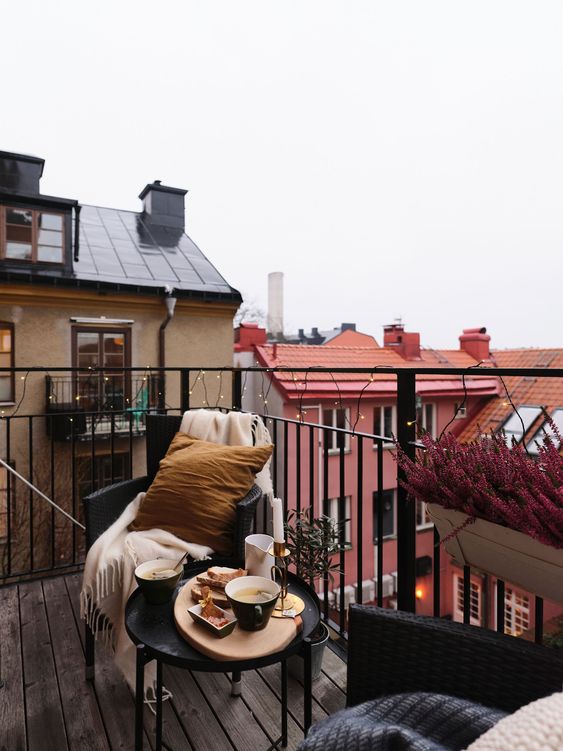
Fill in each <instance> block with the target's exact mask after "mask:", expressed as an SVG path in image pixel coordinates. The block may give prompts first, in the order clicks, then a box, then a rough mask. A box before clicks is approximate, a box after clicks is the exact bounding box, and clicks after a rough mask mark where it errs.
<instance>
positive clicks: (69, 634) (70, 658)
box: [43, 577, 110, 751]
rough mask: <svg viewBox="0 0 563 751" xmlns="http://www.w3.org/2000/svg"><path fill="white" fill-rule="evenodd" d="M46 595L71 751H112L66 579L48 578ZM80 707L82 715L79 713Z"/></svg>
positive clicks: (45, 588) (44, 585)
mask: <svg viewBox="0 0 563 751" xmlns="http://www.w3.org/2000/svg"><path fill="white" fill-rule="evenodd" d="M43 593H44V596H45V606H46V608H47V618H48V621H49V627H50V629H49V630H50V632H51V644H52V646H53V654H54V656H55V667H56V670H57V676H58V680H59V691H60V694H61V700H62V708H63V715H64V719H65V726H66V734H67V739H68V745H69V747H70V749H71V751H75V750H76V751H108V750H109V748H110V747H109V744H108V741H107V738H106V732H105V729H104V723H103V721H102V718H101V716H100V710H99V708H98V702H97V700H96V694H95V692H94V689H93V687H92V684H91V683H90V682H89V681H85V680H84V669H83V664H82V661H83V659H84V653H83V652H82V646H81V644H80V637H79V635H78V631H77V628H76V621H75V620H74V614H73V612H72V606H71V604H70V600H69V597H68V592H67V589H66V587H65V583H64V580H63V579H61V578H58V577H57V578H53V579H45V580H44V581H43ZM77 704H78V705H79V706H80V707H81V711H80V712H76V711H75V707H76V705H77Z"/></svg>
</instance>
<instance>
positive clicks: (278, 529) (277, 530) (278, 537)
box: [272, 498, 285, 542]
mask: <svg viewBox="0 0 563 751" xmlns="http://www.w3.org/2000/svg"><path fill="white" fill-rule="evenodd" d="M272 512H273V513H272V517H273V520H274V542H285V534H284V531H283V504H282V499H281V498H274V500H273V501H272Z"/></svg>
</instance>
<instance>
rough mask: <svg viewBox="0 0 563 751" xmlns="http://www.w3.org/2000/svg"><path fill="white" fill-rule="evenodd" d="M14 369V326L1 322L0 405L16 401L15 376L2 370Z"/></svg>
mask: <svg viewBox="0 0 563 751" xmlns="http://www.w3.org/2000/svg"><path fill="white" fill-rule="evenodd" d="M3 367H4V368H13V367H14V324H13V323H4V322H2V321H0V403H1V402H3V403H10V402H13V401H14V374H13V373H2V368H3Z"/></svg>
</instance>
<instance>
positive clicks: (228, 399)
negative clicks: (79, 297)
mask: <svg viewBox="0 0 563 751" xmlns="http://www.w3.org/2000/svg"><path fill="white" fill-rule="evenodd" d="M281 370H283V369H281ZM286 372H288V373H291V374H292V376H293V378H295V377H296V376H298V377H302V378H303V374H299V373H292V371H289V370H287V369H286ZM307 372H308V373H309V375H310V376H311V374H317V375H319V374H320V375H322V376H323V377H326V378H327V379H328V378H330V379H337V378H338V375H339V374H347V375H348V376H349V375H353V374H355V375H357V376H358V377H360V376H361V377H362V378H365V379H366V381H369V380H370V375H372V373H371V372H370V371H367V370H359V369H350V368H340V369H334V370H331V371H326V370H323V369H320V368H314V369H313V368H312V369H309V370H308V371H307ZM377 372H378V374H381V373H385V374H388V375H389V376H390V377H391V378H392V379H394V380H396V385H397V398H396V402H395V407H396V425H397V434H396V436H389V435H387V436H384V435H378V434H374V433H370V432H369V431H359V430H357V428H358V427H359V426H362V427H363V426H364V425H365V424H366V423H365V421H364V422H360V421H359V420H360V417H361V415H360V412H361V406H362V405H361V404H360V401H361V400H360V401H359V400H358V399H357V398H355V399H353V400H351V399H348V400H347V399H346V396H345V394H344V393H338V396H337V399H336V402H335V401H332V402H331V404H332V405H333V407H334V408H340V407H348V408H349V409H350V415H351V418H350V419H349V422H348V423H347V424H346V425H345V426H343V427H342V426H341V427H338V426H337V424H336V422H335V423H333V424H330V425H329V424H326V425H324V424H322V418H321V415H322V412H320V413H319V420H318V421H315V420H314V419H311V417H310V415H311V413H312V412H313V410H312V409H311V411H308V410H306V409H304V408H303V406H304V404H306V392H305V390H304V392H303V393H302V394H301V398H300V399H299V401H298V404H299V406H298V407H296V408H295V409H296V411H295V412H294V414H295V415H296V416H295V417H288V416H287V413H286V414H285V415H284V414H279V415H272V414H269V412H268V402H270V404H271V403H272V399H271V398H270V399H267V398H266V397H267V395H268V392H271V389H273V388H274V387H273V386H272V385H271V383H270V379H271V377H272V376H271V374H272V370H271V369H263V368H248V369H240V368H202V369H200V368H197V369H186V368H184V369H176V368H167V369H165V371H164V370H163V371H161V372H153V373H147V371H146V369H145V370H141V369H136V368H130V369H126V374H127V377H128V378H130V383H131V388H130V391H127V389H126V388H124V387H123V386H122V385H121V387H120V384H123V383H124V381H123V375H120V376H119V377H117V376H114V375H111V374H110V375H107V376H106V374H105V373H104V371H103V370H101V371H96V372H95V373H93V374H90V376H89V377H90V379H91V380H90V382H89V383H88V381H87V379H83V381H85V383H86V384H87V385H84V384H83V382H82V381H81V374H80V373H78V372H77V371H72V372H71V373H70V375H69V373H68V371H66V373H65V374H64V375H63V369H57V368H52V369H50V376H49V378H48V381H47V383H48V390H47V393H48V396H51V397H53V398H52V399H48V402H49V405H48V406H49V409H47V410H46V412H44V413H33V412H29V411H26V409H25V407H26V399H24V400H23V402H22V403H21V404H20V405H19V407H18V409H17V410H16V411H15V414H10V413H9V410H8V409H5V411H4V414H3V415H2V417H1V419H0V452H1V453H0V457H2V458H3V459H5V460H6V461H7V462H8V463H11V464H14V465H15V466H16V468H17V469H18V471H20V472H21V473H22V474H23V475H25V476H26V477H28V478H30V479H32V481H33V482H34V484H35V485H37V486H38V487H39V488H40V489H41V490H42V491H43V492H45V493H46V494H47V495H48V496H49V497H50V498H52V499H53V500H54V501H56V502H57V503H58V504H59V505H61V506H62V507H63V508H65V509H66V510H67V511H68V512H69V513H71V514H72V515H73V516H75V517H76V518H78V519H79V520H80V519H81V498H82V496H83V495H85V494H86V493H88V492H90V491H91V490H93V489H97V488H99V487H101V486H103V485H106V484H110V483H112V482H116V481H118V480H121V479H129V478H131V477H135V476H140V475H143V474H144V473H145V463H144V453H143V448H142V445H140V444H142V442H139V441H135V440H134V437H135V436H136V435H138V434H139V433H142V428H141V426H143V425H144V416H145V415H146V414H147V413H148V412H149V411H151V409H153V407H154V406H160V411H164V412H173V413H180V412H183V411H185V410H186V409H189V408H190V407H202V406H203V407H206V408H220V409H227V410H228V409H235V410H240V409H243V408H247V409H248V408H252V411H255V412H258V413H261V415H262V417H263V419H264V421H265V423H266V425H267V427H268V428H269V430H270V433H271V436H272V440H273V443H274V444H275V447H276V448H275V451H274V455H273V462H272V476H273V483H274V489H275V494H276V495H278V496H279V497H281V498H283V501H284V505H285V509H286V511H287V510H288V509H290V508H295V509H297V510H299V509H305V508H307V507H309V506H312V507H313V508H314V510H315V513H316V514H317V515H318V514H321V513H324V514H326V515H328V516H330V515H332V516H334V517H336V518H338V519H339V520H344V519H346V518H349V522H348V524H347V525H346V526H343V532H342V535H343V537H342V542H344V538H345V537H346V538H347V536H350V538H351V543H352V544H351V547H350V546H348V547H346V548H345V549H343V550H342V552H341V553H340V554H339V563H340V572H339V574H338V575H337V578H336V580H335V581H334V582H331V581H330V580H329V579H328V578H326V579H325V580H324V581H322V582H321V583H320V596H321V602H322V604H323V615H324V618H325V619H326V621H327V622H329V623H330V624H331V625H332V626H333V628H334V629H335V630H336V631H337V633H338V634H339V635H340V636H341V637H342V638H343V639H344V640H345V638H346V633H347V631H346V630H347V621H346V609H347V605H348V604H349V602H350V601H355V602H359V603H361V602H368V601H369V602H375V603H376V604H378V605H383V606H387V607H398V608H399V609H401V610H410V611H419V612H421V610H422V611H423V612H428V613H430V614H434V615H437V616H451V615H452V608H453V605H452V604H451V597H448V601H449V604H448V603H447V602H446V601H445V597H444V593H445V592H447V591H449V590H450V589H451V586H452V584H451V581H445V580H444V577H442V576H441V573H442V569H443V568H444V561H445V555H446V554H445V553H444V551H443V550H442V549H441V548H440V547H439V545H438V544H437V543H438V537H437V533H436V531H435V530H434V529H433V527H432V526H428V525H426V526H424V525H421V524H419V525H418V528H417V511H418V512H420V509H419V510H417V508H416V507H415V505H414V504H413V503H411V502H410V501H408V500H407V498H406V496H405V493H404V491H403V489H402V488H401V487H400V485H399V482H398V480H399V479H400V478H399V477H398V475H397V468H396V465H395V463H394V461H393V458H392V451H390V448H392V446H393V445H394V444H396V443H398V444H399V445H400V446H401V447H402V448H403V450H404V451H405V452H406V453H407V454H408V455H410V456H414V454H415V451H416V440H415V439H416V435H415V430H416V424H415V423H416V417H415V416H416V411H417V376H418V375H422V374H424V375H426V376H427V375H435V376H442V377H447V379H448V380H450V381H451V379H452V378H456V377H457V378H459V377H461V376H464V377H465V376H468V375H469V374H470V375H471V378H472V379H479V378H486V379H489V380H490V379H494V378H498V377H499V376H501V377H503V378H504V377H508V376H520V377H525V378H545V379H546V382H547V381H548V380H549V379H552V378H559V379H560V378H562V377H563V371H561V370H549V369H545V368H533V369H496V368H494V369H493V368H482V369H479V370H476V369H470V371H468V370H465V369H460V368H434V369H428V368H420V369H417V368H413V369H409V370H400V369H392V368H378V370H377ZM25 373H27V374H28V375H26V376H25V377H26V378H27V379H28V380H30V381H33V382H34V383H35V386H37V384H38V382H39V379H40V378H41V377H42V376H43V375H44V370H42V369H40V368H37V369H33V368H32V369H29V370H28V369H27V368H26V369H21V368H20V369H17V375H18V378H19V377H20V376H21V375H22V374H25ZM55 373H56V375H54V374H55ZM59 373H60V375H59ZM164 375H166V385H167V390H166V394H164V388H161V386H162V385H163V377H164ZM106 377H107V380H106ZM119 378H121V379H122V380H121V381H119ZM112 379H116V380H112ZM144 379H147V380H144ZM17 380H18V379H16V381H17ZM147 382H148V383H149V386H148V389H149V390H148V393H149V394H152V395H153V397H154V396H156V397H157V399H156V405H155V399H154V398H153V399H152V401H151V400H149V401H148V402H147V401H146V399H147V397H146V396H145V395H143V396H142V398H140V394H142V393H143V389H145V388H146V384H147ZM251 383H252V384H253V385H252V387H251V386H250V384H251ZM150 384H153V385H152V386H151V385H150ZM151 389H152V390H151ZM33 393H34V391H33V384H32V383H27V394H28V398H30V397H29V395H30V394H33ZM127 393H128V394H130V396H126V394H127ZM159 394H160V397H159V398H158V395H159ZM77 396H78V397H80V398H79V399H76V397H77ZM369 398H374V397H373V396H371V397H370V395H369V393H368V395H367V396H366V395H365V394H364V395H363V399H364V400H365V401H367V400H368V399H369ZM73 399H74V402H79V403H81V402H83V403H81V404H80V407H79V410H77V409H76V407H75V408H74V409H69V410H68V411H61V412H55V411H54V408H55V407H60V406H61V405H62V406H67V405H68V406H69V407H70V406H71V405H72V403H73ZM127 399H129V403H127V401H126V400H127ZM83 400H84V401H83ZM317 401H318V400H317ZM53 402H54V404H53ZM364 403H365V402H364ZM83 406H84V407H85V408H84V412H81V411H80V410H82V407H83ZM108 406H109V409H108ZM306 411H307V412H308V413H307V415H305V412H306ZM61 416H64V417H65V418H66V419H67V420H68V423H67V424H66V427H65V429H64V430H63V431H62V432H63V434H64V438H65V441H64V442H59V441H58V435H59V434H57V432H56V430H55V429H54V428H53V420H54V419H57V418H60V417H61ZM78 416H79V417H78ZM82 417H84V420H85V421H86V422H80V421H81V420H82ZM49 423H51V427H49ZM441 427H443V426H440V425H438V430H439V429H440V428H441ZM46 428H47V429H46ZM3 483H4V484H3V485H2V486H1V487H0V503H1V504H2V506H0V553H1V557H0V581H2V580H3V581H5V582H9V581H14V580H16V579H22V578H30V577H37V576H44V575H47V574H52V573H56V572H58V571H61V570H63V569H69V568H73V567H74V568H76V567H79V566H80V564H81V563H82V561H83V557H84V541H83V536H82V533H81V532H80V531H77V529H76V527H73V525H72V524H71V523H70V522H69V521H68V520H67V519H65V518H64V517H60V516H59V515H58V514H57V512H56V511H55V510H54V509H52V508H51V507H48V506H47V505H46V504H45V503H44V502H43V501H42V500H41V499H40V498H38V497H35V496H34V494H33V492H32V491H29V490H28V489H27V488H25V487H21V486H19V485H18V483H17V482H16V481H15V480H14V479H13V477H11V475H9V474H5V475H4V479H3ZM389 489H396V525H395V526H394V529H393V530H392V534H391V535H389V534H388V532H389V530H388V529H386V522H387V518H388V517H387V516H386V514H387V511H388V510H386V507H385V504H386V503H387V500H386V498H387V497H386V495H385V494H386V492H387V491H388V490H389ZM418 521H419V522H420V521H421V519H420V518H419V520H418ZM268 522H269V519H268V509H267V508H264V507H262V508H260V509H259V511H258V513H257V518H256V526H257V528H258V529H266V528H267V526H268ZM471 576H472V572H471V571H470V570H469V568H468V567H465V569H464V570H461V571H460V572H459V577H460V579H461V582H462V587H461V589H460V590H459V592H460V593H461V598H462V599H461V601H460V602H459V603H457V604H458V605H459V607H460V608H461V610H462V613H463V620H464V621H465V622H467V623H469V622H470V621H472V619H473V618H474V616H475V613H474V606H475V598H474V593H473V594H472V584H471ZM421 580H424V583H425V594H424V597H423V599H422V600H421V599H419V598H417V585H418V584H420V582H421ZM487 583H488V585H489V586H490V587H492V585H493V582H492V581H488V580H487ZM495 585H496V592H497V597H498V598H500V601H499V602H498V603H497V607H496V612H497V614H498V618H497V620H496V628H497V630H500V631H502V630H503V629H504V613H505V608H504V598H505V589H504V583H503V582H498V583H496V582H495ZM532 594H533V593H532ZM450 595H451V592H450ZM486 595H487V597H488V599H489V601H491V598H492V597H493V593H492V591H491V589H489V591H488V592H487V593H486ZM456 596H457V593H456ZM483 599H485V593H483ZM508 605H509V606H510V603H509V604H508ZM550 612H551V611H550ZM529 620H530V623H529V626H530V629H532V628H533V630H534V638H535V639H536V641H541V640H542V637H543V622H544V603H543V601H542V600H541V598H539V597H537V598H535V600H534V601H533V604H530V618H529ZM482 621H483V624H484V625H487V624H486V618H483V619H482ZM489 625H494V624H489Z"/></svg>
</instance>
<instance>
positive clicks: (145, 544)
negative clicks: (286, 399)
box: [80, 409, 273, 701]
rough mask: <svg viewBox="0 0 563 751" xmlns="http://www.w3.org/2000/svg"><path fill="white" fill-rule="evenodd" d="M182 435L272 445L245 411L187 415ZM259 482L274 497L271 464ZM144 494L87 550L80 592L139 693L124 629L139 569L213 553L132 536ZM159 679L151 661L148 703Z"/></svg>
mask: <svg viewBox="0 0 563 751" xmlns="http://www.w3.org/2000/svg"><path fill="white" fill-rule="evenodd" d="M180 431H181V432H185V433H189V434H190V435H191V436H193V437H194V438H199V439H201V440H205V441H211V442H213V443H223V444H228V445H233V446H235V445H238V446H240V445H242V446H251V445H252V444H253V437H254V444H255V445H257V446H263V445H266V444H269V443H271V440H270V435H269V433H268V430H267V429H266V427H265V426H264V424H263V422H262V420H261V419H260V418H259V417H257V416H255V415H251V414H247V413H241V412H229V413H227V414H224V413H222V412H215V411H210V410H203V409H199V410H193V411H189V412H186V413H185V414H184V417H183V419H182V424H181V426H180ZM256 483H257V484H258V485H259V487H260V488H261V490H262V491H263V492H264V493H266V494H268V495H269V497H270V498H271V497H272V495H273V492H272V481H271V478H270V468H269V464H267V465H266V466H265V467H264V469H263V470H262V471H261V472H260V473H259V475H258V476H257V477H256ZM144 496H145V494H144V493H139V495H138V496H137V497H136V498H135V499H133V500H132V501H131V503H129V505H128V506H127V507H126V508H125V510H124V512H123V513H122V514H121V516H120V517H119V519H117V520H116V521H115V522H114V523H113V524H112V525H111V527H109V528H108V529H107V530H106V531H105V532H104V533H103V534H102V535H100V537H98V539H97V540H96V541H95V542H94V544H93V545H92V547H91V548H90V550H89V551H88V555H87V557H86V564H85V566H84V578H83V583H82V591H81V594H80V612H81V616H82V618H83V619H84V620H85V621H86V622H87V623H88V624H89V626H90V628H91V629H92V632H93V633H94V636H95V637H96V638H98V636H99V635H100V634H102V635H103V638H104V641H105V642H106V643H109V644H111V646H112V647H113V649H114V653H115V663H116V665H117V666H118V667H119V668H120V670H121V671H122V673H123V675H124V676H125V678H126V680H127V682H128V683H129V685H130V686H131V688H132V690H134V689H135V646H134V644H133V642H132V641H131V640H130V639H129V636H128V635H127V632H126V630H125V624H124V615H125V605H126V604H127V600H128V599H129V597H130V595H131V594H132V592H133V591H134V590H135V588H136V586H137V583H136V581H135V576H134V572H135V568H136V567H137V566H138V565H139V564H141V563H144V562H145V561H150V560H152V559H154V558H172V559H174V558H180V556H181V555H182V553H183V552H186V551H187V552H189V554H190V555H191V556H192V558H194V559H195V560H204V559H205V558H208V557H209V556H210V555H211V554H212V553H213V552H214V551H213V550H212V549H211V548H209V547H207V546H204V545H196V544H195V543H189V542H185V541H184V540H180V538H178V537H176V536H175V535H173V534H171V533H170V532H165V531H163V530H161V529H150V530H147V531H143V532H129V531H128V529H127V527H128V526H129V524H130V523H131V522H132V521H133V520H134V519H135V517H136V515H137V510H138V508H139V505H140V503H141V501H142V500H143V498H144ZM108 623H109V625H110V628H109V629H108V628H107V624H108ZM155 677H156V671H155V667H154V665H153V664H152V663H149V664H148V665H147V667H146V668H145V696H146V697H147V700H149V701H150V700H152V699H153V698H154V685H155Z"/></svg>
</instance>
